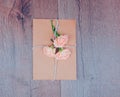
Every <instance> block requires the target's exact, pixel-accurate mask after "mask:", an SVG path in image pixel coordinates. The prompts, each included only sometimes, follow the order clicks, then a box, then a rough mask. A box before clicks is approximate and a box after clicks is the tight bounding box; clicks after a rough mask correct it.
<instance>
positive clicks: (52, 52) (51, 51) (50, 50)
mask: <svg viewBox="0 0 120 97" xmlns="http://www.w3.org/2000/svg"><path fill="white" fill-rule="evenodd" d="M43 53H44V54H45V55H46V56H48V57H55V49H53V48H51V47H48V46H46V47H44V48H43Z"/></svg>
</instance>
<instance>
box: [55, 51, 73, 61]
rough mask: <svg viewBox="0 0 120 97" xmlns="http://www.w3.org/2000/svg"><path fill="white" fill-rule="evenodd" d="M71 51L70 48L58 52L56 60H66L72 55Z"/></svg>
mask: <svg viewBox="0 0 120 97" xmlns="http://www.w3.org/2000/svg"><path fill="white" fill-rule="evenodd" d="M70 55H71V51H70V50H69V49H64V50H63V51H61V52H58V53H57V54H56V56H55V58H56V60H66V59H68V58H69V57H70Z"/></svg>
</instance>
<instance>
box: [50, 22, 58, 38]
mask: <svg viewBox="0 0 120 97" xmlns="http://www.w3.org/2000/svg"><path fill="white" fill-rule="evenodd" d="M51 26H52V31H53V34H54V35H55V37H58V36H60V34H59V33H58V32H57V31H56V28H55V26H54V25H53V20H51Z"/></svg>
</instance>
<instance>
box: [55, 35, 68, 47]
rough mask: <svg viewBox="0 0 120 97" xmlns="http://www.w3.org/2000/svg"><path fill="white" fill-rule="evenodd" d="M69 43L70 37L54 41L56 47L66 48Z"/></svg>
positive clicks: (62, 37)
mask: <svg viewBox="0 0 120 97" xmlns="http://www.w3.org/2000/svg"><path fill="white" fill-rule="evenodd" d="M67 42H68V35H60V36H59V37H57V38H56V39H55V40H54V46H55V47H64V46H65V44H67Z"/></svg>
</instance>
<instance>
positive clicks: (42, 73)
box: [33, 19, 76, 80]
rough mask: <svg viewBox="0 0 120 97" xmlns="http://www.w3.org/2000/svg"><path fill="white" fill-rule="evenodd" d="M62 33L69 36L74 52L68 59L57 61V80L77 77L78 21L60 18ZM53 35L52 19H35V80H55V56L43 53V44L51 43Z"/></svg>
mask: <svg viewBox="0 0 120 97" xmlns="http://www.w3.org/2000/svg"><path fill="white" fill-rule="evenodd" d="M53 21H54V24H55V20H53ZM58 21H59V29H58V32H59V33H60V34H66V35H68V36H69V43H68V44H67V45H68V47H67V48H69V49H70V50H71V52H72V54H71V56H70V57H69V58H68V59H67V60H60V61H57V64H56V66H57V67H56V68H57V69H56V77H55V80H75V79H76V46H75V45H76V21H75V20H58ZM52 37H53V32H52V28H51V22H50V19H33V80H53V79H54V75H55V72H54V69H55V63H54V58H49V57H47V56H46V55H44V54H43V50H42V49H43V46H45V45H46V46H47V45H49V44H51V41H50V39H51V38H52Z"/></svg>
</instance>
